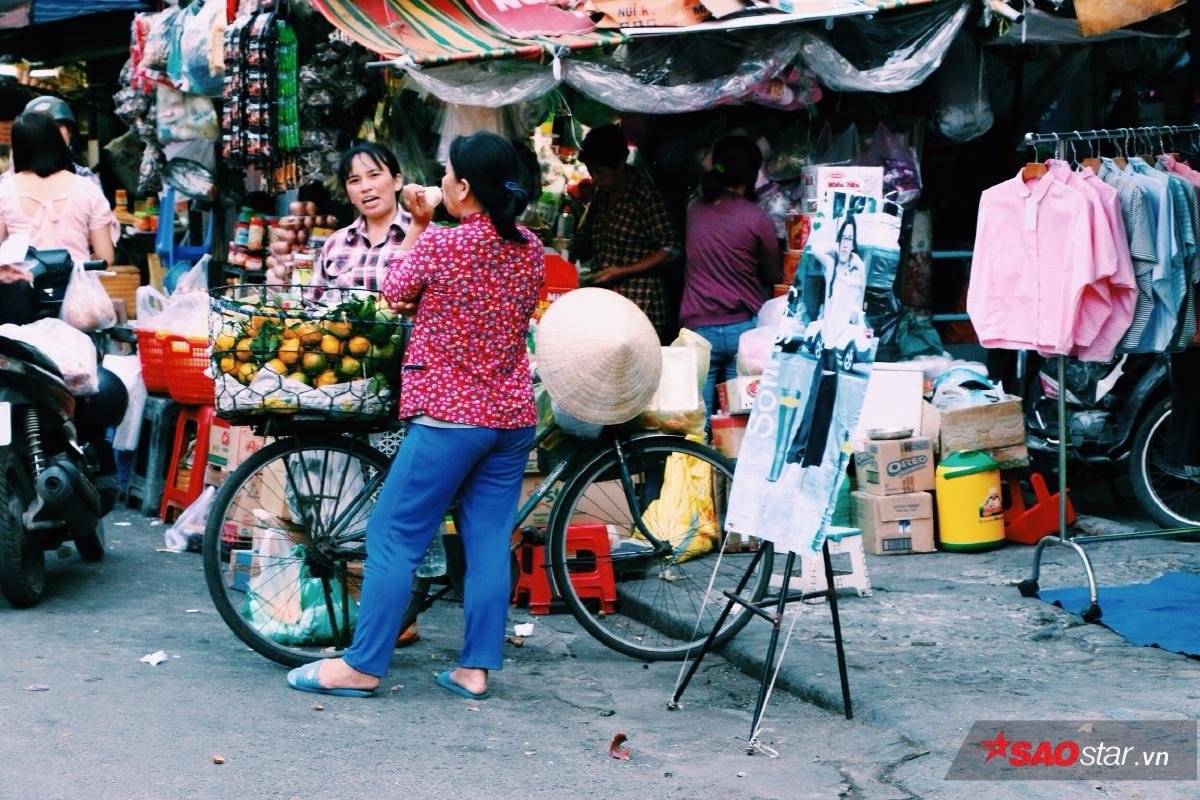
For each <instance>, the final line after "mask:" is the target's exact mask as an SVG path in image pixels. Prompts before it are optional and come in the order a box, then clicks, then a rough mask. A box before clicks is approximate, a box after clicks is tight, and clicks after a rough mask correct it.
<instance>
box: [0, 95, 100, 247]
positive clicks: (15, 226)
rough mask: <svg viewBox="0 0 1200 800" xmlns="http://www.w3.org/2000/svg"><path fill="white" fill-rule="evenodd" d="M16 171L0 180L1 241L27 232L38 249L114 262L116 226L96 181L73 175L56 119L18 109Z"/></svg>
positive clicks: (14, 141) (14, 139)
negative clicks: (56, 249)
mask: <svg viewBox="0 0 1200 800" xmlns="http://www.w3.org/2000/svg"><path fill="white" fill-rule="evenodd" d="M12 160H13V171H14V172H15V173H16V174H14V175H13V176H12V177H11V178H10V179H9V180H6V181H4V182H3V183H0V240H4V239H7V238H8V237H9V236H10V235H11V234H16V233H20V234H25V235H27V236H28V237H29V243H30V244H31V245H33V246H34V247H36V248H38V249H39V250H47V249H55V248H63V249H65V250H66V251H67V252H68V253H70V254H71V258H72V259H73V260H74V261H75V262H77V263H80V262H83V261H88V260H91V259H100V260H103V261H107V262H108V263H110V264H111V263H112V262H113V255H114V251H113V245H114V244H115V243H116V241H117V235H118V233H119V228H118V226H117V220H116V218H115V217H114V216H113V213H112V209H110V208H109V206H108V201H107V200H106V199H105V198H104V194H103V193H102V192H101V191H100V188H99V187H98V186H96V184H95V183H93V182H92V181H90V180H88V179H87V178H83V177H80V176H79V175H76V174H75V172H74V169H73V165H74V158H73V157H72V155H71V151H70V149H68V148H67V145H66V143H65V142H63V139H62V136H61V135H60V134H59V132H58V126H57V125H56V124H55V122H54V119H53V118H52V117H51V116H50V115H49V114H46V113H43V112H40V111H31V112H26V113H24V114H21V115H20V116H19V117H17V119H16V120H15V121H14V122H13V127H12Z"/></svg>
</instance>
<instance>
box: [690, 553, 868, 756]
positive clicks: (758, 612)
mask: <svg viewBox="0 0 1200 800" xmlns="http://www.w3.org/2000/svg"><path fill="white" fill-rule="evenodd" d="M769 547H770V545H769V544H767V543H765V542H764V543H763V546H762V547H761V548H760V549H759V550H758V551H757V552H756V553H755V554H754V558H753V559H751V560H750V565H749V566H748V567H747V568H746V573H745V574H744V575H743V576H742V578H741V580H739V581H738V585H737V588H736V589H734V590H733V591H729V590H728V589H726V590H725V591H724V595H725V597H726V599H727V602H726V603H725V608H724V609H723V610H722V611H721V615H720V617H718V618H717V623H716V625H714V626H713V629H712V631H711V632H710V633H709V635H708V638H707V639H706V640H705V641H704V644H702V645H701V646H700V652H699V653H698V654H697V655H696V659H695V660H694V661H692V662H691V664H690V665H689V666H688V669H687V672H686V673H685V674H684V676H683V679H682V680H681V681H680V682H679V685H678V686H677V687H676V688H675V695H674V697H672V698H671V701H670V702H669V703H667V708H670V709H673V710H674V709H678V708H679V707H680V706H679V700H680V698H681V697H683V692H684V690H685V689H687V687H688V684H689V683H691V680H692V677H693V676H694V675H695V674H696V670H698V669H699V668H700V662H701V661H702V660H704V656H706V655H707V654H708V653H710V652H711V651H712V648H713V641H714V640H715V639H716V638H717V634H718V632H719V631H720V630H721V629H722V627H723V626H724V625H725V620H726V619H727V618H728V617H729V614H730V612H732V611H733V607H734V606H735V605H740V606H742V607H743V608H745V609H747V610H748V611H750V612H751V613H753V614H754V615H755V616H758V617H761V618H762V619H765V620H766V621H767V622H770V623H771V640H770V642H769V644H768V645H767V657H766V660H764V661H763V675H762V682H761V684H760V685H759V687H758V700H757V701H756V702H755V704H754V718H753V721H752V722H751V723H750V739H749V745H748V747H747V752H748V753H754V751H755V750H756V749H757V740H758V724H759V722H760V721H761V720H762V715H763V709H764V707H765V706H766V702H767V697H768V695H769V694H770V691H771V687H772V686H773V684H774V682H775V675H776V672H777V665H776V664H775V652H776V650H777V649H778V646H779V629H780V626H781V625H782V624H783V616H784V610H785V609H786V607H787V605H788V603H797V602H801V601H804V600H808V599H810V598H814V597H824V598H826V600H828V602H829V613H830V616H831V617H832V618H833V641H834V645H835V647H836V648H837V660H838V677H839V678H840V679H841V683H842V707H843V709H844V711H845V714H846V719H853V718H854V713H853V711H852V709H851V705H850V682H849V679H848V677H847V675H846V651H845V647H844V646H843V643H842V623H841V619H840V618H839V616H838V606H837V588H836V586H835V585H834V579H833V564H832V563H831V561H830V558H829V542H828V541H826V542H825V544H824V545H823V546H822V548H821V555H822V557H823V559H824V561H825V583H826V589H825V591H823V592H809V593H807V594H806V593H804V592H795V591H790V589H789V584H790V582H791V578H792V570H793V569H794V568H795V566H796V554H795V553H793V552H790V551H789V552H788V554H787V559H785V562H784V567H783V584H782V586H780V588H779V593H778V594H777V595H768V596H766V597H764V598H762V599H761V600H758V601H754V600H751V599H748V598H746V597H744V596H743V595H742V592H744V591H745V590H746V585H747V584H748V583H749V582H750V578H751V576H752V575H754V572H755V570H756V569H757V568H758V563H759V561H761V560H762V557H763V554H764V553H766V552H767V548H769Z"/></svg>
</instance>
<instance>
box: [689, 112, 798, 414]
mask: <svg viewBox="0 0 1200 800" xmlns="http://www.w3.org/2000/svg"><path fill="white" fill-rule="evenodd" d="M761 166H762V152H761V151H760V150H759V149H758V145H757V144H756V143H755V142H754V140H753V139H750V138H749V137H747V136H726V137H724V138H722V139H720V140H718V141H717V143H716V145H715V146H714V147H713V153H712V169H710V170H709V171H708V172H707V173H706V174H705V175H704V179H703V181H702V182H701V187H700V197H699V198H697V199H696V200H694V201H692V204H691V205H690V206H688V213H687V247H686V250H687V266H686V268H685V273H684V288H683V301H682V303H681V305H680V310H679V322H680V324H681V325H683V326H684V327H685V328H689V329H691V330H693V331H695V332H696V333H698V334H700V335H701V336H703V337H704V338H705V339H707V340H708V342H709V344H711V345H712V355H711V358H710V359H709V362H708V379H707V380H706V381H705V383H704V402H705V404H706V405H707V406H708V413H709V415H710V416H711V415H712V413H713V411H714V410H715V409H716V407H717V398H716V386H717V384H718V383H722V382H724V381H728V380H732V379H733V378H736V377H737V352H738V339H739V337H740V336H741V335H742V334H743V333H744V332H746V331H748V330H750V329H751V328H753V327H754V325H755V318H756V317H757V316H758V310H759V309H760V308H761V307H762V304H763V303H765V302H766V301H767V298H768V297H770V293H771V287H773V286H774V285H775V284H777V283H779V281H780V280H782V279H783V270H782V265H781V264H780V262H779V241H778V239H776V237H775V225H774V223H773V222H771V218H770V216H768V215H767V212H766V211H763V210H762V209H761V208H759V207H758V206H757V205H756V204H755V203H754V199H755V192H754V184H755V182H756V181H757V180H758V170H759V168H760V167H761Z"/></svg>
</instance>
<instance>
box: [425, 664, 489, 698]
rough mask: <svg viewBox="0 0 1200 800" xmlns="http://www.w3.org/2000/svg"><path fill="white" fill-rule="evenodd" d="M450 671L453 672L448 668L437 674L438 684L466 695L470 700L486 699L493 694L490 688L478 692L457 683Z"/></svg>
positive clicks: (460, 694) (459, 694) (457, 693)
mask: <svg viewBox="0 0 1200 800" xmlns="http://www.w3.org/2000/svg"><path fill="white" fill-rule="evenodd" d="M450 673H451V670H446V671H445V672H443V673H441V674H439V675H438V676H437V682H438V686H441V687H442V688H443V689H449V690H450V691H452V692H454V693H455V694H456V695H458V696H460V697H465V698H467V699H468V700H484V699H486V698H488V697H491V696H492V693H491V691H490V690H488V689H485V690H483V691H482V692H479V693H478V694H476V693H475V692H472V691H471V690H470V689H467V688H464V687H462V686H459V685H458V684H457V683H455V682H454V679H453V678H451V677H450Z"/></svg>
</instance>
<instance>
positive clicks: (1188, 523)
mask: <svg viewBox="0 0 1200 800" xmlns="http://www.w3.org/2000/svg"><path fill="white" fill-rule="evenodd" d="M1170 420H1171V399H1170V398H1169V397H1167V398H1163V399H1162V400H1160V401H1159V402H1158V403H1156V404H1155V405H1154V407H1153V408H1152V409H1150V411H1149V413H1147V414H1146V416H1145V417H1143V418H1142V420H1141V422H1139V423H1138V428H1137V433H1136V435H1135V436H1134V437H1133V447H1132V448H1131V449H1130V452H1129V483H1130V486H1132V487H1133V494H1134V496H1135V497H1136V498H1137V501H1138V504H1139V505H1140V506H1141V507H1142V510H1144V511H1145V512H1146V513H1147V514H1149V515H1150V518H1151V519H1153V520H1154V522H1155V523H1156V524H1157V525H1161V526H1162V527H1163V528H1166V529H1172V528H1190V527H1195V526H1198V525H1200V475H1196V476H1195V477H1192V476H1189V475H1188V474H1187V473H1186V472H1185V470H1194V468H1192V467H1175V468H1171V467H1170V466H1169V465H1168V459H1167V455H1166V453H1165V452H1164V451H1166V450H1167V449H1168V446H1169V442H1170V436H1171V425H1170ZM1185 535H1188V536H1190V535H1192V534H1185Z"/></svg>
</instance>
